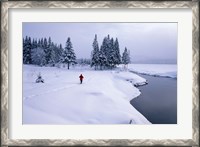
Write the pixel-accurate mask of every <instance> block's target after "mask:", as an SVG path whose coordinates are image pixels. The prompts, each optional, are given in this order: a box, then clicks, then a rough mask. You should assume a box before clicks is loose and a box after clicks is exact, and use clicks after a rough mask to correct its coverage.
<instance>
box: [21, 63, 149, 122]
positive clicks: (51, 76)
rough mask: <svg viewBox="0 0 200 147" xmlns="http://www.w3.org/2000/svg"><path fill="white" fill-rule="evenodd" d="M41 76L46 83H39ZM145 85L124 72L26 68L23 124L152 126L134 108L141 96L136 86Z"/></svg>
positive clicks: (24, 72)
mask: <svg viewBox="0 0 200 147" xmlns="http://www.w3.org/2000/svg"><path fill="white" fill-rule="evenodd" d="M39 72H40V73H41V75H42V78H43V79H44V83H36V82H35V80H36V78H37V75H38V73H39ZM81 73H82V74H83V76H84V80H83V84H80V83H79V75H80V74H81ZM145 83H146V80H145V79H143V78H141V77H139V76H138V75H136V74H134V73H131V72H128V71H122V70H120V69H116V70H112V71H110V70H107V71H94V70H92V69H90V68H87V67H74V68H71V69H70V70H67V69H66V68H57V67H38V66H32V65H23V124H129V122H130V120H132V123H133V124H150V122H149V121H148V120H147V119H146V118H145V117H144V116H143V115H142V114H140V113H139V112H138V111H137V110H136V109H135V108H134V107H133V106H132V105H131V104H130V100H131V99H133V98H135V97H137V96H138V95H140V91H139V89H137V88H136V87H134V86H133V85H140V84H145Z"/></svg>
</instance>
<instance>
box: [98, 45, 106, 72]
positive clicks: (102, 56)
mask: <svg viewBox="0 0 200 147" xmlns="http://www.w3.org/2000/svg"><path fill="white" fill-rule="evenodd" d="M106 65H107V58H106V55H105V53H104V50H103V48H102V46H101V49H100V51H99V66H100V69H101V70H102V69H104V68H105V67H106Z"/></svg>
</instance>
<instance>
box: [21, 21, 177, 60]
mask: <svg viewBox="0 0 200 147" xmlns="http://www.w3.org/2000/svg"><path fill="white" fill-rule="evenodd" d="M177 26H178V25H177V23H35V22H25V23H23V37H25V36H30V37H31V38H35V39H39V38H42V37H47V38H48V37H49V36H50V37H51V39H52V41H53V42H54V43H58V44H60V43H61V44H62V45H63V47H65V42H66V40H67V38H68V37H70V38H71V41H72V44H73V48H74V50H75V53H76V56H77V58H90V54H91V51H92V43H93V40H94V36H95V34H97V39H98V43H99V47H100V46H101V44H102V41H103V38H104V37H105V36H107V35H108V34H110V37H113V38H114V39H115V38H116V37H117V38H118V41H119V46H120V52H121V54H122V52H123V50H124V48H125V47H127V49H129V50H130V53H131V60H132V61H133V62H135V63H176V60H177V37H178V36H177V35H178V33H177V29H178V28H177Z"/></svg>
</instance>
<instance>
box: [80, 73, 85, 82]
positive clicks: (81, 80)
mask: <svg viewBox="0 0 200 147" xmlns="http://www.w3.org/2000/svg"><path fill="white" fill-rule="evenodd" d="M79 78H80V83H81V84H82V82H83V78H84V77H83V75H82V74H81V75H80V76H79Z"/></svg>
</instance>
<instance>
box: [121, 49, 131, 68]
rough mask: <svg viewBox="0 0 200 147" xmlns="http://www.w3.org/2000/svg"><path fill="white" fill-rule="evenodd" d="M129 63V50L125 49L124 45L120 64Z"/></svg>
mask: <svg viewBox="0 0 200 147" xmlns="http://www.w3.org/2000/svg"><path fill="white" fill-rule="evenodd" d="M129 63H130V51H128V50H127V48H126V47H125V50H124V52H123V55H122V64H124V65H127V64H129Z"/></svg>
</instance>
